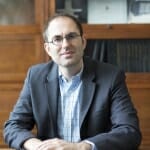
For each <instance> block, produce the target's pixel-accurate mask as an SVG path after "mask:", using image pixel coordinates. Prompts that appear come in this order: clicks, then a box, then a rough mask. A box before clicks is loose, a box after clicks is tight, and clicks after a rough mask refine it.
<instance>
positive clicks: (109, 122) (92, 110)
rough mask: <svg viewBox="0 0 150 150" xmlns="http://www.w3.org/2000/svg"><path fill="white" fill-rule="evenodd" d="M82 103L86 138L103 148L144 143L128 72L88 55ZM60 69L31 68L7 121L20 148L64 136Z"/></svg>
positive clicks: (8, 136) (129, 149)
mask: <svg viewBox="0 0 150 150" xmlns="http://www.w3.org/2000/svg"><path fill="white" fill-rule="evenodd" d="M82 81H83V86H82V90H81V92H80V93H81V95H80V97H81V106H80V114H81V115H80V134H81V140H86V139H87V140H89V141H91V142H93V143H95V145H96V147H97V149H98V150H134V149H137V147H138V145H139V144H140V142H141V134H140V129H139V123H138V118H137V114H136V110H135V109H134V107H133V104H132V102H131V100H130V96H129V94H128V90H127V87H126V84H125V75H124V73H123V72H122V71H120V70H118V69H117V68H116V67H114V66H112V65H109V64H105V63H100V62H96V61H92V60H90V59H87V58H86V59H84V70H83V74H82ZM58 96H59V85H58V67H57V65H56V64H55V63H54V62H49V63H46V64H39V65H36V66H33V67H31V68H30V69H29V71H28V74H27V78H26V80H25V83H24V86H23V89H22V91H21V93H20V96H19V99H18V101H17V104H16V105H15V107H14V110H13V112H12V113H11V114H10V118H9V120H8V121H7V122H6V123H5V128H4V138H5V141H6V142H7V143H8V144H9V146H10V147H14V148H16V149H20V148H21V145H22V144H23V142H24V141H25V140H27V139H28V138H31V137H35V136H34V135H33V134H32V133H31V132H30V130H31V129H32V128H33V126H34V124H36V127H37V137H38V138H39V139H41V140H45V139H49V138H54V137H58V133H57V110H58V107H57V104H58V102H57V101H58Z"/></svg>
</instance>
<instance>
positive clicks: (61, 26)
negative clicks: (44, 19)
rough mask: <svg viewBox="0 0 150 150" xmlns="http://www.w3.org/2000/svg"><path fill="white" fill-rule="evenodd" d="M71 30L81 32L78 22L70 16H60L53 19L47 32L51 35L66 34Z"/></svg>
mask: <svg viewBox="0 0 150 150" xmlns="http://www.w3.org/2000/svg"><path fill="white" fill-rule="evenodd" d="M70 32H77V33H79V29H78V28H77V25H76V23H75V22H74V21H73V20H72V19H70V18H68V17H58V18H55V19H54V20H52V21H51V22H50V24H49V26H48V29H47V34H48V36H49V37H53V36H55V35H66V34H68V33H70Z"/></svg>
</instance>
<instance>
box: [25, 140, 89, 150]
mask: <svg viewBox="0 0 150 150" xmlns="http://www.w3.org/2000/svg"><path fill="white" fill-rule="evenodd" d="M32 146H33V142H32ZM25 148H26V147H25ZM33 148H34V149H32V150H79V149H80V150H91V145H90V144H88V143H86V142H79V143H71V142H66V141H64V140H61V139H58V138H54V139H49V140H45V141H39V142H37V143H36V145H35V146H33ZM27 150H30V149H27Z"/></svg>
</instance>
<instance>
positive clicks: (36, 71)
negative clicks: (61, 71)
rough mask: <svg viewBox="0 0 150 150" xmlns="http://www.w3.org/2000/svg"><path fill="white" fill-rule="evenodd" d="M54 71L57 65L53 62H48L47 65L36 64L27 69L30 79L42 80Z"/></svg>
mask: <svg viewBox="0 0 150 150" xmlns="http://www.w3.org/2000/svg"><path fill="white" fill-rule="evenodd" d="M54 70H57V65H56V64H55V63H54V62H53V61H49V62H47V63H40V64H36V65H32V66H31V67H30V68H29V69H28V73H27V74H28V76H30V78H32V77H33V78H34V79H36V78H38V79H40V78H43V77H45V76H47V75H48V74H49V73H50V72H53V71H54Z"/></svg>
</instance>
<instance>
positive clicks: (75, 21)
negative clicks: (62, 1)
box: [43, 13, 83, 42]
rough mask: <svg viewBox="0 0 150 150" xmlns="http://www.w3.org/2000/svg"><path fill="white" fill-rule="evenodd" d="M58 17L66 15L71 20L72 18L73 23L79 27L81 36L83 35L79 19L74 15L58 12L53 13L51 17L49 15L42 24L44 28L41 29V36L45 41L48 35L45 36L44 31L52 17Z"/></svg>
mask: <svg viewBox="0 0 150 150" xmlns="http://www.w3.org/2000/svg"><path fill="white" fill-rule="evenodd" d="M59 17H68V18H70V19H71V20H73V21H74V23H75V24H76V26H77V28H78V29H79V32H80V35H81V36H82V35H83V28H82V24H81V23H80V21H79V20H78V19H77V18H76V17H75V16H73V15H70V14H67V13H58V14H55V15H53V16H52V17H50V18H49V19H48V21H47V22H46V24H45V26H44V29H43V38H44V40H45V42H47V41H48V37H47V33H46V31H47V29H48V26H49V24H50V23H51V21H53V20H54V19H56V18H59Z"/></svg>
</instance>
